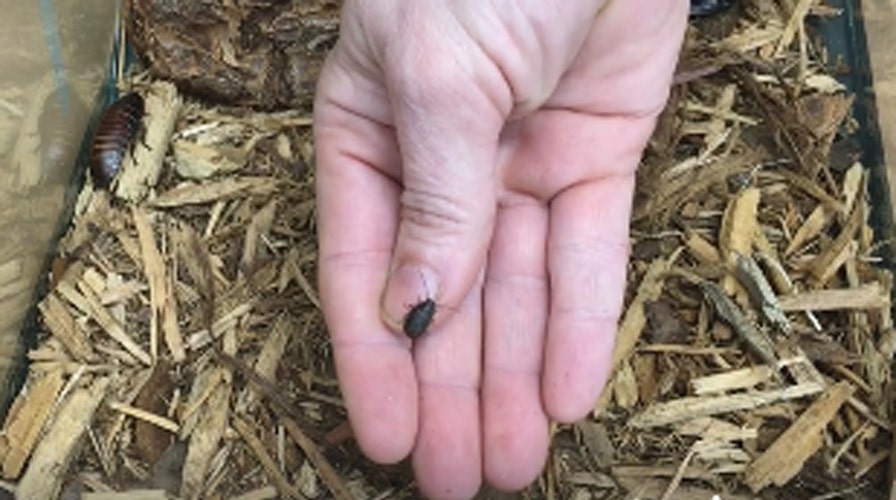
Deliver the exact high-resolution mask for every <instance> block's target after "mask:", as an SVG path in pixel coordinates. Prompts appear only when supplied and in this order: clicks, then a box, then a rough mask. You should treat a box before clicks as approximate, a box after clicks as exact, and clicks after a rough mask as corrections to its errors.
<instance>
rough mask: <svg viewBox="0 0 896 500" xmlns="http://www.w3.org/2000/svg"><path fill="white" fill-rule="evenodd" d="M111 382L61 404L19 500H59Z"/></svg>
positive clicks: (28, 471)
mask: <svg viewBox="0 0 896 500" xmlns="http://www.w3.org/2000/svg"><path fill="white" fill-rule="evenodd" d="M110 382H111V381H110V379H109V378H99V379H97V380H95V381H93V383H91V384H90V385H89V386H88V387H86V388H83V389H78V390H76V391H75V392H73V393H72V394H71V396H69V398H68V399H67V400H66V401H65V402H64V403H63V404H62V406H61V407H60V408H59V410H58V411H57V412H56V415H55V417H54V420H53V422H52V423H51V424H50V427H49V428H48V429H47V432H46V435H44V436H43V438H41V441H40V443H39V444H38V445H37V448H36V449H35V450H34V453H33V455H32V456H31V461H30V462H29V463H28V468H27V469H26V470H25V474H24V475H23V476H22V479H21V481H19V485H18V488H17V490H16V497H17V498H56V495H57V494H58V493H59V490H60V489H61V488H62V481H63V480H64V479H65V478H66V474H65V472H66V471H68V469H69V466H71V465H72V463H73V462H74V460H75V459H76V458H77V452H78V444H79V443H80V441H81V439H82V438H83V437H84V435H85V434H86V433H87V430H88V428H89V427H90V425H91V422H93V418H94V414H95V413H96V410H97V408H98V407H99V405H100V403H101V402H102V401H103V399H104V398H105V397H106V391H107V389H108V388H109V384H110Z"/></svg>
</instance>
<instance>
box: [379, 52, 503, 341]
mask: <svg viewBox="0 0 896 500" xmlns="http://www.w3.org/2000/svg"><path fill="white" fill-rule="evenodd" d="M445 52H446V51H444V50H443V51H442V52H430V53H432V54H435V53H438V54H440V55H443V54H444V53H445ZM448 52H452V51H448ZM417 53H418V54H419V53H423V54H425V53H427V52H426V50H419V51H417ZM468 54H469V53H468ZM464 59H469V55H466V56H465V57H464V58H461V57H458V58H455V59H452V58H451V57H433V58H431V59H426V60H424V59H419V60H411V61H408V60H405V61H404V63H402V64H401V67H403V68H407V67H413V68H415V71H414V74H413V75H407V77H405V78H401V79H398V80H397V82H396V84H395V85H392V86H390V90H391V91H392V92H393V94H392V97H393V99H392V103H393V104H392V106H393V116H394V117H395V127H396V136H397V139H398V144H399V149H400V151H401V161H402V169H401V177H400V182H401V184H402V193H401V199H400V209H399V210H400V212H399V217H400V220H399V227H398V233H397V237H396V241H395V245H394V249H393V256H392V264H391V271H392V272H391V274H390V278H389V281H388V283H387V285H386V289H385V293H384V295H383V311H384V315H385V316H386V318H385V319H386V320H387V323H388V324H390V326H392V327H393V328H395V329H397V330H399V331H401V330H407V328H406V327H408V326H411V325H410V323H407V322H406V320H407V319H408V314H409V313H411V311H412V310H414V306H415V305H418V306H420V307H421V308H422V307H428V308H429V310H428V311H426V310H419V311H417V312H416V313H414V314H417V313H420V314H422V316H421V317H419V318H418V319H416V320H410V321H414V322H415V323H416V326H411V331H405V332H404V333H406V334H409V335H410V336H412V337H416V336H418V335H420V334H422V333H424V332H425V331H426V330H427V329H428V328H429V327H430V326H431V325H429V318H431V317H433V313H434V311H435V308H436V307H446V308H448V309H451V308H456V307H457V306H458V304H460V303H461V302H462V301H463V299H464V297H465V296H466V295H467V294H468V292H469V291H470V289H471V287H472V286H473V284H474V283H475V282H476V280H477V278H478V276H479V275H480V272H481V270H482V269H483V266H484V265H485V260H486V255H487V252H488V247H489V243H490V240H491V235H492V230H493V227H494V218H495V212H496V192H497V187H496V186H497V183H496V175H495V163H496V154H497V145H498V136H499V134H500V131H501V128H502V126H503V123H504V120H505V116H506V114H507V112H509V109H510V107H511V106H510V105H509V102H510V98H509V91H508V92H507V95H508V97H507V99H506V101H507V102H508V105H507V106H503V108H505V109H500V108H501V107H502V106H497V105H496V104H495V103H496V100H495V99H493V98H490V97H489V96H488V95H487V93H486V92H484V91H482V90H481V89H480V88H479V87H478V86H477V84H476V82H474V81H472V78H470V76H469V75H471V71H470V68H469V67H467V64H468V62H467V61H465V60H464ZM387 73H388V70H387ZM394 74H402V72H401V71H399V72H397V73H394ZM498 101H500V100H498ZM427 299H429V300H430V301H431V302H429V305H428V306H424V305H421V304H423V303H424V302H426V301H427ZM438 319H439V315H435V322H434V323H433V324H437V323H439V321H438Z"/></svg>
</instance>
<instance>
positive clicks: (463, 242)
mask: <svg viewBox="0 0 896 500" xmlns="http://www.w3.org/2000/svg"><path fill="white" fill-rule="evenodd" d="M497 4H500V5H497ZM654 9H655V10H654ZM687 11H688V1H687V0H666V1H660V0H624V1H612V0H608V1H604V2H601V1H596V0H569V1H566V2H544V1H520V2H478V1H473V0H466V1H464V0H461V1H452V2H447V1H441V2H439V1H428V2H416V1H407V2H400V1H394V0H393V1H377V2H362V1H360V0H346V1H345V4H344V6H343V18H342V27H341V30H342V31H341V37H340V40H339V42H338V44H337V46H336V48H335V49H334V50H333V52H332V53H331V55H330V57H329V58H328V60H327V62H326V64H325V67H324V69H323V71H322V73H321V76H320V80H319V84H318V91H317V99H316V102H315V121H314V130H315V141H316V148H317V170H316V182H317V187H316V188H317V196H318V210H319V219H318V220H319V227H318V230H319V242H320V261H319V280H320V290H321V299H322V303H323V309H324V315H325V317H326V320H327V324H328V327H329V329H330V332H331V336H332V341H333V348H334V357H335V361H336V369H337V373H338V375H339V380H340V385H341V388H342V392H343V395H344V398H345V403H346V408H347V410H348V414H349V418H350V420H351V423H352V427H353V429H354V431H355V436H356V438H357V441H358V444H359V446H360V447H361V449H362V450H363V451H364V453H365V454H366V455H367V456H368V457H370V458H371V459H372V460H374V461H377V462H395V461H398V460H401V459H402V458H404V457H405V456H407V455H408V454H409V453H412V457H413V458H412V460H413V466H414V470H415V473H416V476H417V480H418V484H419V487H420V489H421V491H422V492H423V493H424V494H426V495H427V496H432V497H439V498H449V497H451V498H464V497H469V496H472V495H473V494H474V493H475V492H476V491H477V489H478V487H479V485H480V482H481V480H482V477H483V475H484V476H485V479H486V480H487V481H488V482H489V483H491V484H492V485H493V486H495V487H497V488H500V489H519V488H522V487H524V486H526V485H527V484H528V483H529V482H531V481H532V480H533V479H535V478H536V477H537V475H538V474H539V472H540V471H541V469H542V467H543V465H544V462H545V458H546V456H547V449H548V444H549V443H548V441H549V421H550V420H557V421H561V422H571V421H575V420H578V419H580V418H582V417H583V416H585V415H586V414H587V413H588V412H589V411H590V410H591V409H592V408H593V405H594V402H595V400H596V398H597V396H598V395H599V393H600V391H601V389H602V388H603V386H604V384H605V382H606V379H607V376H608V371H609V369H610V359H611V356H612V349H613V339H614V336H615V333H616V326H617V320H618V318H619V315H620V312H621V309H622V302H623V292H624V286H625V273H626V262H627V258H628V224H629V214H630V207H631V199H632V193H633V189H634V173H635V170H636V168H637V165H638V163H639V160H640V155H641V153H642V150H643V147H644V145H645V144H646V142H647V140H648V138H649V137H650V134H651V132H652V130H653V127H654V123H655V118H656V116H657V114H658V113H659V112H660V111H661V110H662V108H663V106H664V104H665V101H666V98H667V95H668V90H669V85H670V82H671V77H672V73H673V70H674V67H675V64H676V61H677V54H678V51H679V48H680V44H681V39H682V36H683V33H684V28H685V25H686V19H687ZM427 297H432V298H433V299H434V300H435V301H436V302H437V303H438V304H439V309H438V312H437V314H436V318H435V321H434V323H433V325H432V326H431V327H430V329H429V331H428V332H427V333H425V334H424V335H423V336H422V337H421V338H419V339H418V340H417V341H415V342H411V341H410V340H409V339H407V338H406V337H405V336H404V335H403V334H402V333H401V321H402V318H403V317H404V315H405V314H406V313H407V311H408V307H409V306H410V305H413V304H416V303H418V302H419V301H420V300H422V299H424V298H427Z"/></svg>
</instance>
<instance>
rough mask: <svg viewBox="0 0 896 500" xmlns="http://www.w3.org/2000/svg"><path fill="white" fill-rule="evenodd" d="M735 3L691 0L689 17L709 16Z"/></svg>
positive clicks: (731, 1) (734, 0)
mask: <svg viewBox="0 0 896 500" xmlns="http://www.w3.org/2000/svg"><path fill="white" fill-rule="evenodd" d="M735 3H736V0H691V16H694V17H702V16H711V15H713V14H717V13H719V12H721V11H723V10H725V9H728V8H730V7H731V6H732V5H734V4H735Z"/></svg>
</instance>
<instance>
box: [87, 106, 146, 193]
mask: <svg viewBox="0 0 896 500" xmlns="http://www.w3.org/2000/svg"><path fill="white" fill-rule="evenodd" d="M143 112H144V103H143V97H141V96H140V94H138V93H136V92H131V93H129V94H126V95H125V96H123V97H122V98H121V99H119V100H117V101H115V102H114V103H112V105H111V106H109V107H108V108H107V109H106V110H105V111H103V114H102V115H101V116H100V119H99V123H98V124H97V127H96V134H94V137H93V144H92V145H91V149H90V175H91V176H92V177H93V183H94V185H96V186H97V187H99V188H108V187H109V185H110V184H112V180H113V179H114V178H115V175H116V174H117V173H118V170H119V169H120V168H121V164H122V162H123V161H124V158H125V155H127V154H128V152H129V151H130V150H131V147H132V145H133V143H134V139H136V138H137V133H138V132H139V131H140V128H141V126H142V124H143Z"/></svg>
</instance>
